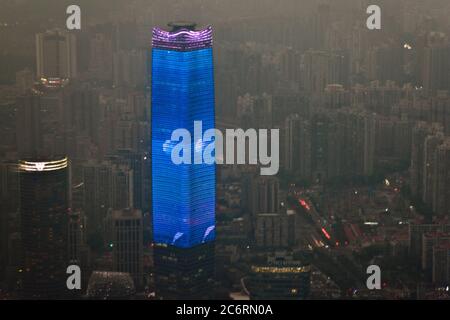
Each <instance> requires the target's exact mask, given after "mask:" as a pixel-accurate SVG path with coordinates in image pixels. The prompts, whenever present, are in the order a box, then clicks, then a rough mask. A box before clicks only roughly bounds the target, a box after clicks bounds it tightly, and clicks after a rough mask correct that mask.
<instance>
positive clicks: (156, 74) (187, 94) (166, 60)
mask: <svg viewBox="0 0 450 320" xmlns="http://www.w3.org/2000/svg"><path fill="white" fill-rule="evenodd" d="M171 26H172V31H164V30H162V29H160V28H154V29H153V55H152V188H153V230H154V234H153V235H154V242H155V243H164V244H168V245H173V246H176V247H181V248H190V247H193V246H196V245H199V244H201V243H205V242H208V241H211V240H213V239H214V238H215V230H214V225H215V174H216V171H215V166H214V165H208V164H194V161H193V160H192V164H178V165H177V164H174V163H173V162H172V159H171V153H172V148H173V146H174V145H175V144H177V143H178V142H174V141H171V135H172V132H173V131H174V130H176V129H179V128H185V129H187V130H189V131H190V133H191V137H192V139H191V142H188V143H190V144H191V147H190V149H191V151H192V157H191V159H194V153H195V152H198V153H202V149H203V143H202V141H201V140H199V141H194V121H202V126H203V131H205V130H207V129H212V128H214V70H213V55H212V29H211V27H208V28H206V29H204V30H201V31H195V30H194V27H195V25H193V24H180V23H178V24H171ZM199 143H200V144H199Z"/></svg>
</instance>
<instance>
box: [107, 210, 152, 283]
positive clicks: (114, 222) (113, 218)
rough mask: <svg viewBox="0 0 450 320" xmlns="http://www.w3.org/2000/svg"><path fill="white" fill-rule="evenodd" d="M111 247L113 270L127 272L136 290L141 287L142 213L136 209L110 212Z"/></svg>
mask: <svg viewBox="0 0 450 320" xmlns="http://www.w3.org/2000/svg"><path fill="white" fill-rule="evenodd" d="M109 219H110V223H111V240H112V242H111V245H112V248H113V262H114V270H115V271H119V272H127V273H129V274H130V275H131V277H132V278H133V280H134V285H135V287H136V288H141V287H142V285H143V242H144V241H143V239H142V212H141V211H140V210H137V209H124V210H111V211H110V213H109Z"/></svg>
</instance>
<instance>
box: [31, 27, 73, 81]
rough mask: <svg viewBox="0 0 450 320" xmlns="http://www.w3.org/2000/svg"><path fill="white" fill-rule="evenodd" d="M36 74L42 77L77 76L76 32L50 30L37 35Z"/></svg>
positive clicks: (66, 77)
mask: <svg viewBox="0 0 450 320" xmlns="http://www.w3.org/2000/svg"><path fill="white" fill-rule="evenodd" d="M36 66H37V70H36V76H37V77H38V78H39V79H41V78H43V79H47V80H49V79H69V78H75V77H76V76H77V49H76V36H75V34H74V33H71V32H67V31H61V30H49V31H46V32H44V33H38V34H37V35H36Z"/></svg>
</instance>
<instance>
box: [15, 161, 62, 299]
mask: <svg viewBox="0 0 450 320" xmlns="http://www.w3.org/2000/svg"><path fill="white" fill-rule="evenodd" d="M19 177H20V213H21V231H22V241H23V257H24V266H23V268H22V270H23V272H22V276H23V278H22V294H23V297H24V298H28V299H60V298H63V297H64V294H65V293H66V292H67V288H66V278H67V275H66V269H67V266H68V248H69V246H68V214H69V212H70V207H69V199H70V198H69V194H70V187H69V186H70V182H69V180H70V178H69V169H68V160H67V158H62V159H61V158H60V159H52V160H23V161H20V162H19Z"/></svg>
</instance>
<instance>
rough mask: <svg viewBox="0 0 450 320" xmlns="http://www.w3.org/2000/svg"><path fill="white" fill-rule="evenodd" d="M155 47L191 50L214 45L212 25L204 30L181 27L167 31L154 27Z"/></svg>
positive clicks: (153, 40)
mask: <svg viewBox="0 0 450 320" xmlns="http://www.w3.org/2000/svg"><path fill="white" fill-rule="evenodd" d="M152 45H153V48H159V49H168V50H177V51H190V50H197V49H203V48H209V47H211V46H212V27H211V26H208V27H206V29H203V30H189V29H180V30H176V31H165V30H163V29H161V28H158V27H156V28H153V39H152Z"/></svg>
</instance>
